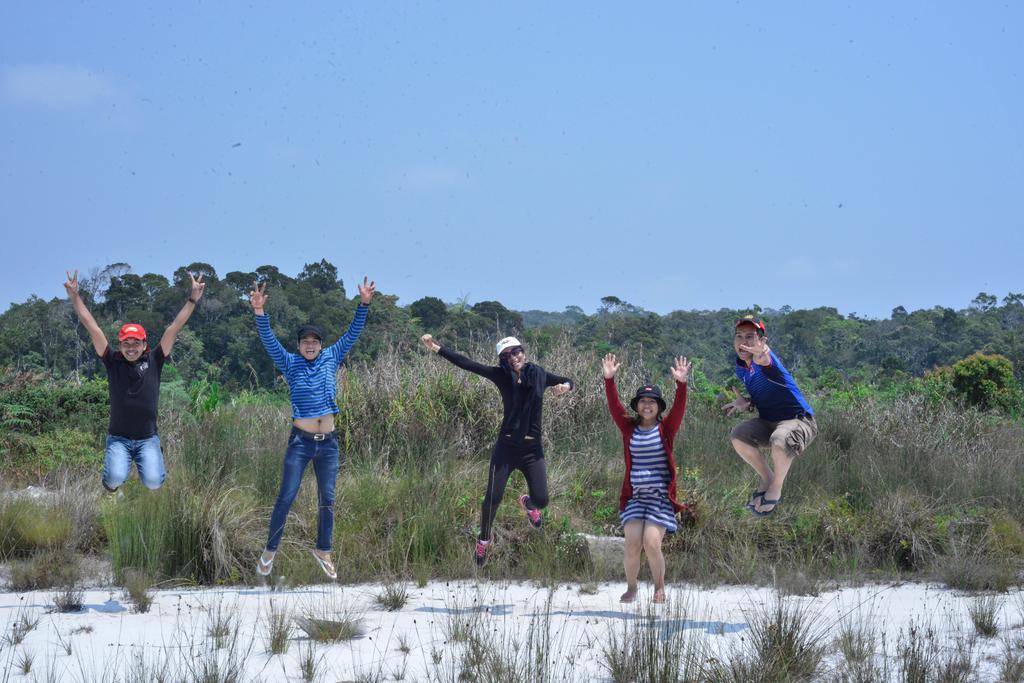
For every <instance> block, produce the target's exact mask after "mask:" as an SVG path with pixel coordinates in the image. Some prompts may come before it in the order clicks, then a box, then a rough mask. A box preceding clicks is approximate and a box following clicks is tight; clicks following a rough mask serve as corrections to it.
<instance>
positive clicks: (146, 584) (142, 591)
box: [124, 569, 153, 614]
mask: <svg viewBox="0 0 1024 683" xmlns="http://www.w3.org/2000/svg"><path fill="white" fill-rule="evenodd" d="M124 598H125V599H126V600H131V602H132V609H133V610H134V611H135V612H137V613H139V614H145V613H147V612H149V608H150V607H151V606H152V605H153V578H152V577H151V576H150V575H149V574H148V573H146V571H144V570H142V569H127V570H125V572H124Z"/></svg>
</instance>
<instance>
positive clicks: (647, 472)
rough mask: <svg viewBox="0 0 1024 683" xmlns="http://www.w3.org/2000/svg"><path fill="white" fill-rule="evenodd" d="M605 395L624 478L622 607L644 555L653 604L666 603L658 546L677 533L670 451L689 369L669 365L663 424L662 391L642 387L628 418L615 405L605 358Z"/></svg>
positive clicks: (610, 365) (614, 366)
mask: <svg viewBox="0 0 1024 683" xmlns="http://www.w3.org/2000/svg"><path fill="white" fill-rule="evenodd" d="M603 365H604V390H605V394H606V395H607V396H608V410H609V411H610V412H611V414H612V420H613V421H614V422H615V425H616V426H617V427H618V428H619V431H620V432H622V449H623V456H624V457H625V460H626V476H625V477H624V478H623V480H622V492H621V493H620V494H619V518H620V519H621V520H622V526H623V528H624V530H625V533H626V553H625V558H624V565H625V568H626V592H625V593H623V594H622V597H621V598H620V600H621V601H622V602H633V600H635V599H636V590H637V588H636V577H637V574H639V573H640V551H641V550H642V551H644V552H646V553H647V564H648V566H649V567H650V568H651V578H652V579H653V580H654V602H665V557H664V555H662V554H661V542H662V540H663V539H664V538H665V534H666V533H674V532H675V530H676V513H677V512H679V511H680V510H682V509H683V506H682V505H680V504H679V502H678V501H677V500H676V463H675V460H673V458H672V445H673V442H674V441H675V437H676V433H677V432H678V431H679V427H680V426H681V425H682V424H683V415H685V414H686V383H687V380H688V379H689V377H690V365H691V364H690V363H689V361H687V360H686V358H685V357H683V356H679V357H678V358H676V360H675V363H674V364H673V365H672V368H671V370H672V377H673V378H674V379H675V381H676V397H675V399H674V400H673V401H672V409H671V410H670V411H668V415H666V416H665V417H664V419H662V415H661V414H662V413H663V412H665V408H666V407H667V406H666V404H665V399H663V398H662V397H661V389H660V388H658V387H657V386H656V385H654V384H645V385H644V386H642V387H640V388H639V389H638V390H637V392H636V396H634V397H633V400H632V401H630V402H629V407H630V408H632V409H633V411H634V413H635V415H630V414H629V412H627V411H626V407H625V406H624V405H622V401H620V400H619V391H618V389H617V388H616V386H615V374H616V373H617V372H618V371H619V365H620V363H619V362H618V361H617V360H616V359H615V356H614V355H613V354H611V353H609V354H608V355H606V356H605V357H604V362H603Z"/></svg>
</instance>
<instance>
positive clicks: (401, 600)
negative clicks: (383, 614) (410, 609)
mask: <svg viewBox="0 0 1024 683" xmlns="http://www.w3.org/2000/svg"><path fill="white" fill-rule="evenodd" d="M408 601H409V590H408V589H407V588H406V587H405V584H404V583H386V584H384V590H383V591H381V592H380V593H378V594H377V604H378V605H380V606H381V607H383V608H384V609H385V610H387V611H388V612H397V611H398V610H400V609H402V608H403V607H405V603H407V602H408Z"/></svg>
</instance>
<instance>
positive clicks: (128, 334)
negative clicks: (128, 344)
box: [117, 323, 146, 341]
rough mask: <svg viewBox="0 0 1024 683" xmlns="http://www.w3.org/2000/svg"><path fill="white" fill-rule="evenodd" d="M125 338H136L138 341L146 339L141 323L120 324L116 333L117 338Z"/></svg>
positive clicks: (121, 339)
mask: <svg viewBox="0 0 1024 683" xmlns="http://www.w3.org/2000/svg"><path fill="white" fill-rule="evenodd" d="M125 339H138V340H139V341H146V330H144V329H142V325H140V324H138V323H128V324H126V325H122V326H121V331H120V332H118V333H117V340H118V341H124V340H125Z"/></svg>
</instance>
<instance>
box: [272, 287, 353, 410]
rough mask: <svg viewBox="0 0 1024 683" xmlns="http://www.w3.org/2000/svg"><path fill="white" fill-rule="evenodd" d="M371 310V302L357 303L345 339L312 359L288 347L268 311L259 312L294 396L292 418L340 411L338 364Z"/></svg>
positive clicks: (280, 368) (273, 357)
mask: <svg viewBox="0 0 1024 683" xmlns="http://www.w3.org/2000/svg"><path fill="white" fill-rule="evenodd" d="M369 310H370V307H369V306H368V305H366V304H362V303H360V304H359V306H358V307H356V314H355V317H353V318H352V323H351V324H350V325H349V326H348V330H347V331H346V332H345V334H343V335H341V339H339V340H338V341H336V342H334V343H333V344H331V345H330V346H328V347H327V348H325V349H324V350H322V351H321V352H320V355H319V356H317V357H316V358H314V359H313V360H311V361H308V360H306V359H305V358H303V357H302V356H300V355H299V354H297V353H288V352H287V351H285V350H284V347H283V346H281V342H279V341H278V340H277V337H275V336H274V332H273V331H272V330H271V329H270V318H269V317H267V316H266V315H257V316H256V331H257V332H259V335H260V341H261V342H263V348H265V349H266V350H267V354H268V355H269V356H270V358H271V360H273V361H274V367H276V368H277V369H278V370H280V371H281V374H282V375H284V379H285V381H286V382H288V388H289V389H290V391H291V399H292V419H299V418H305V417H320V416H321V415H328V414H337V413H338V412H339V410H338V404H337V403H335V400H334V399H335V396H336V395H337V390H338V385H337V382H336V377H337V374H338V366H339V365H340V364H341V361H342V360H343V359H344V358H345V354H346V353H348V350H349V349H351V348H352V345H353V344H355V343H356V340H357V339H359V333H360V332H362V331H363V325H365V324H366V314H367V312H368V311H369Z"/></svg>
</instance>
